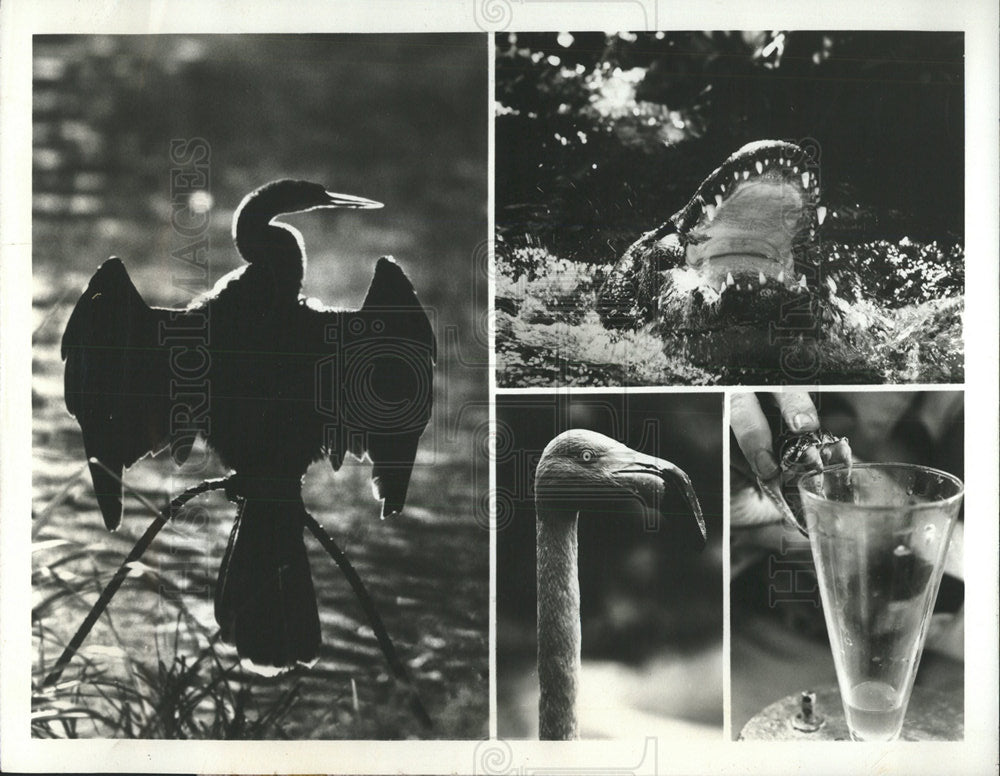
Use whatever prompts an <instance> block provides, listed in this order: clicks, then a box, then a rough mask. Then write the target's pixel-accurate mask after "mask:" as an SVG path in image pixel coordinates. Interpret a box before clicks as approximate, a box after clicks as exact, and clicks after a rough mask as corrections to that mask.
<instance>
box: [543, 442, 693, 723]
mask: <svg viewBox="0 0 1000 776" xmlns="http://www.w3.org/2000/svg"><path fill="white" fill-rule="evenodd" d="M668 494H672V497H668ZM678 503H680V504H682V505H683V511H682V513H681V514H679V515H678V514H676V513H673V512H672V511H671V509H672V508H673V507H675V506H676V505H677V504H678ZM635 507H641V508H644V509H649V510H651V511H653V512H654V513H656V514H657V515H658V518H659V519H660V520H662V521H663V528H664V530H668V531H671V532H676V533H675V534H674V535H675V536H677V537H678V538H679V539H680V541H681V542H682V543H683V544H687V545H689V546H691V547H694V548H697V549H699V550H700V549H701V548H702V547H704V545H705V520H704V518H703V517H702V513H701V505H700V504H699V503H698V497H697V495H696V494H695V492H694V488H693V487H692V485H691V480H690V478H689V477H688V476H687V474H685V473H684V472H683V471H682V470H681V469H680V468H678V467H677V466H675V465H674V464H672V463H670V462H669V461H664V460H662V459H660V458H654V457H653V456H651V455H645V454H643V453H640V452H637V451H635V450H632V449H631V448H629V447H626V446H625V445H623V444H622V443H621V442H618V441H616V440H614V439H611V438H610V437H607V436H604V435H603V434H598V433H597V432H595V431H588V430H585V429H572V430H570V431H564V432H563V433H562V434H560V435H559V436H557V437H556V438H555V439H553V440H552V441H551V442H549V444H548V445H547V446H546V447H545V450H544V451H543V452H542V456H541V458H540V459H539V461H538V466H537V467H536V469H535V512H536V514H537V545H538V546H537V564H538V579H537V584H538V683H539V689H540V691H541V695H540V697H539V701H538V727H539V737H540V738H542V739H543V740H566V739H574V738H576V737H577V734H578V730H577V718H576V696H577V690H578V685H579V672H580V581H579V577H578V571H577V535H576V528H577V519H578V517H579V515H580V514H587V513H593V514H602V513H603V514H611V515H613V516H615V517H620V516H621V515H622V514H627V513H628V512H629V510H630V509H634V508H635ZM692 516H693V518H694V519H693V520H692V519H691V518H692ZM659 525H660V524H659V523H658V528H659Z"/></svg>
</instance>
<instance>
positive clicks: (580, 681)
mask: <svg viewBox="0 0 1000 776" xmlns="http://www.w3.org/2000/svg"><path fill="white" fill-rule="evenodd" d="M721 421H722V395H721V394H718V393H716V394H690V393H689V394H660V393H642V394H620V393H599V394H585V395H575V394H566V393H564V392H559V393H541V394H532V395H530V396H514V395H502V396H498V397H497V425H496V437H495V444H496V450H495V457H496V462H497V463H496V466H497V477H496V479H497V484H496V504H497V734H498V735H499V736H500V737H501V738H539V737H541V738H542V739H548V740H567V739H575V738H580V739H598V738H603V739H608V738H625V737H630V736H656V737H660V738H662V739H663V740H664V742H668V741H671V740H673V741H699V742H713V743H718V742H719V741H721V740H722V723H723V719H722V554H721V548H722V425H721Z"/></svg>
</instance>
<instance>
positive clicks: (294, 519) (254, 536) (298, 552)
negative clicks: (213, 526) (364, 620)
mask: <svg viewBox="0 0 1000 776" xmlns="http://www.w3.org/2000/svg"><path fill="white" fill-rule="evenodd" d="M239 501H240V510H239V514H238V516H237V518H236V523H235V525H234V526H233V531H232V534H231V535H230V537H229V546H228V548H227V549H226V554H225V557H224V558H223V561H222V568H221V569H220V571H219V582H218V587H217V588H216V591H215V618H216V620H217V621H218V623H219V626H220V629H221V632H222V638H223V640H224V641H227V642H229V643H233V644H235V645H236V649H237V651H238V652H239V655H240V657H241V658H242V659H243V662H244V664H245V665H246V666H247V667H248V668H251V669H253V670H255V671H257V672H258V673H263V674H276V673H280V672H282V671H284V670H287V669H289V668H291V667H293V666H294V665H295V664H306V665H309V664H311V663H313V662H314V661H315V660H316V657H317V654H318V652H319V645H320V624H319V613H318V610H317V608H316V592H315V590H314V589H313V582H312V573H311V571H310V568H309V558H308V556H307V554H306V547H305V543H304V542H303V539H302V529H303V517H304V515H305V509H304V507H303V505H302V501H301V498H300V497H299V496H298V495H297V494H296V495H295V497H294V498H292V497H290V498H287V499H282V498H281V497H280V496H274V497H271V498H265V497H261V496H259V495H255V496H253V497H250V498H241V499H239Z"/></svg>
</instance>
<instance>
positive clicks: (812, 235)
mask: <svg viewBox="0 0 1000 776" xmlns="http://www.w3.org/2000/svg"><path fill="white" fill-rule="evenodd" d="M809 239H810V240H815V239H816V230H815V229H813V228H812V227H809Z"/></svg>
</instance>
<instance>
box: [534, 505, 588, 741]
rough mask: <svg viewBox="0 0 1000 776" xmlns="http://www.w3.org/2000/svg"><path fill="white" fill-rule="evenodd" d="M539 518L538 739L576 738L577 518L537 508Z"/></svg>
mask: <svg viewBox="0 0 1000 776" xmlns="http://www.w3.org/2000/svg"><path fill="white" fill-rule="evenodd" d="M536 511H537V513H538V524H537V540H538V545H537V546H538V683H539V686H540V689H541V696H540V698H539V701H538V727H539V738H540V739H542V740H548V741H553V740H555V741H565V740H570V739H575V738H577V735H578V731H577V721H576V696H577V685H578V683H579V675H580V580H579V577H578V572H577V535H576V524H577V515H576V513H574V512H562V511H556V510H553V509H551V508H548V509H547V508H545V505H544V503H541V504H538V503H536Z"/></svg>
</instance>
